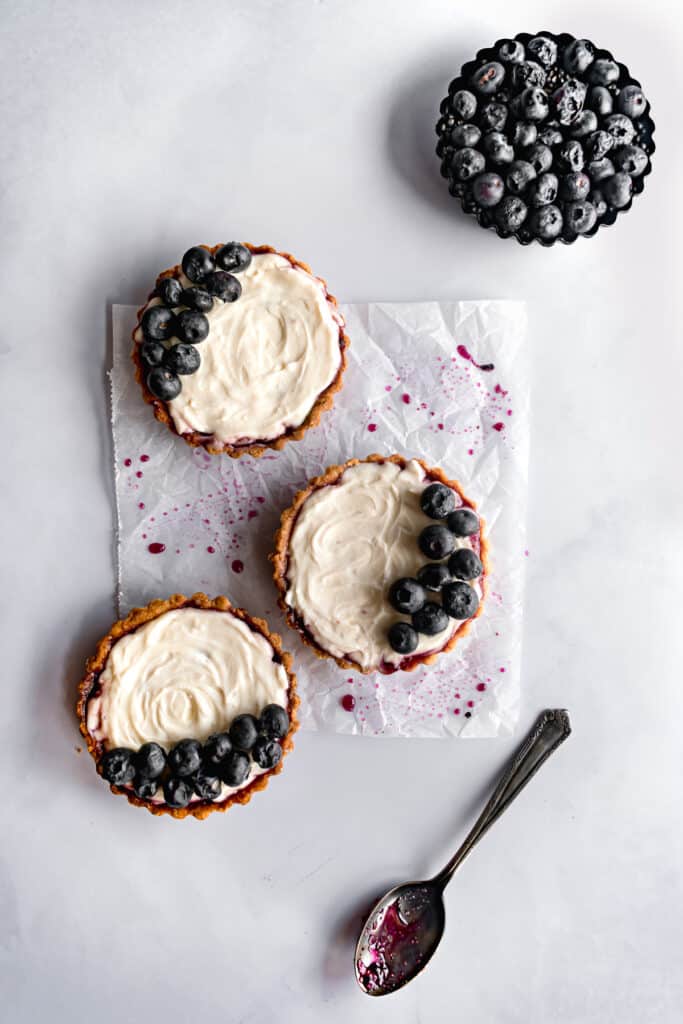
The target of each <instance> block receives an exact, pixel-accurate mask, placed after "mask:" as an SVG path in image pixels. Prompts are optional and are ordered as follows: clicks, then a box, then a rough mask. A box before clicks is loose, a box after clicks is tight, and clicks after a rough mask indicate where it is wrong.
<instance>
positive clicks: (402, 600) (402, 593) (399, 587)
mask: <svg viewBox="0 0 683 1024" xmlns="http://www.w3.org/2000/svg"><path fill="white" fill-rule="evenodd" d="M426 600H427V594H426V593H425V589H424V587H423V586H422V585H421V584H420V583H418V582H417V580H413V579H411V578H410V577H407V576H406V577H403V578H402V579H400V580H396V582H395V583H392V585H391V587H390V588H389V604H390V605H391V606H392V607H393V608H395V609H396V611H397V612H402V613H403V614H404V615H412V613H413V612H416V611H418V609H420V608H421V607H422V605H423V604H424V603H425V601H426Z"/></svg>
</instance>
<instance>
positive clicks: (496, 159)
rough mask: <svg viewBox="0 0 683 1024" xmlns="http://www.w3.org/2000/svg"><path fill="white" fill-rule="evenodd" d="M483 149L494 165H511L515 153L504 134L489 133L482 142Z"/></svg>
mask: <svg viewBox="0 0 683 1024" xmlns="http://www.w3.org/2000/svg"><path fill="white" fill-rule="evenodd" d="M481 148H482V149H483V150H484V152H485V153H486V155H487V157H488V158H489V160H492V161H493V163H494V164H509V163H511V162H512V160H513V159H514V156H515V151H514V149H513V148H512V146H511V145H510V143H509V142H508V140H507V139H506V138H505V136H504V135H503V133H502V132H489V133H488V135H485V136H484V138H483V139H482V140H481Z"/></svg>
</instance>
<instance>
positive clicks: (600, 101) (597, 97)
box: [586, 85, 614, 117]
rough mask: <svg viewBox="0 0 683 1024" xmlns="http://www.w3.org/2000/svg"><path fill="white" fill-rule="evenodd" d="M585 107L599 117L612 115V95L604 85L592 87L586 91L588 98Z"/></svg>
mask: <svg viewBox="0 0 683 1024" xmlns="http://www.w3.org/2000/svg"><path fill="white" fill-rule="evenodd" d="M586 106H587V107H590V109H591V110H594V111H595V113H596V114H598V115H599V116H600V117H606V116H607V114H611V113H612V108H613V106H614V102H613V100H612V94H611V93H610V92H609V90H608V89H606V88H605V87H604V85H594V86H593V87H592V89H589V91H588V97H587V99H586Z"/></svg>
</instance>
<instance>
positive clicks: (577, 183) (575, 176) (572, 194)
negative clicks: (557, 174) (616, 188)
mask: <svg viewBox="0 0 683 1024" xmlns="http://www.w3.org/2000/svg"><path fill="white" fill-rule="evenodd" d="M590 189H591V180H590V178H589V177H588V175H587V174H584V172H583V171H572V172H571V173H570V174H565V176H564V177H563V178H562V180H561V181H560V195H561V196H562V198H563V199H568V200H570V201H571V202H575V201H577V200H581V199H585V198H586V197H587V195H588V193H589V192H590Z"/></svg>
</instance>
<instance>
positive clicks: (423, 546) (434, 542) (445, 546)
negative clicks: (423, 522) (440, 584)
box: [418, 524, 455, 562]
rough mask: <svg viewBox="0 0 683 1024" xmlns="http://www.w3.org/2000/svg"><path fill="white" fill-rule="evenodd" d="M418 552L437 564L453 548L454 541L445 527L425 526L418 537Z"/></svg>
mask: <svg viewBox="0 0 683 1024" xmlns="http://www.w3.org/2000/svg"><path fill="white" fill-rule="evenodd" d="M418 544H419V545H420V551H421V552H422V554H423V555H426V556H427V558H430V559H431V560H432V561H433V562H439V561H441V559H442V558H446V556H447V555H450V553H451V552H452V551H453V549H454V548H455V539H454V537H453V534H452V533H451V531H450V530H449V529H448V527H447V526H441V525H440V524H439V525H438V526H425V528H424V530H423V531H422V533H421V534H420V536H419V537H418Z"/></svg>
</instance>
